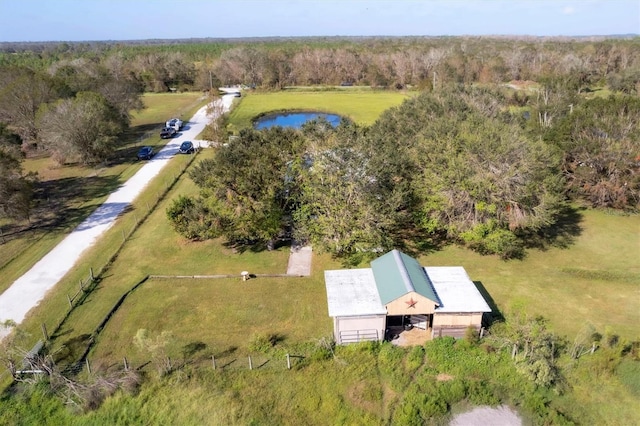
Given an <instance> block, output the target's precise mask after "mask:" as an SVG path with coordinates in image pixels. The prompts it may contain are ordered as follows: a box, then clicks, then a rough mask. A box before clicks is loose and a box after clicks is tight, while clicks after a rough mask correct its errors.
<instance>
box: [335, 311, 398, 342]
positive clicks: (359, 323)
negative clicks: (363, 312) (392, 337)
mask: <svg viewBox="0 0 640 426" xmlns="http://www.w3.org/2000/svg"><path fill="white" fill-rule="evenodd" d="M386 319H387V318H386V316H384V315H376V316H355V317H336V318H335V320H334V333H335V338H336V343H338V344H344V343H353V342H359V341H365V340H383V339H384V330H385V326H386Z"/></svg>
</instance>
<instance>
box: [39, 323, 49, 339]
mask: <svg viewBox="0 0 640 426" xmlns="http://www.w3.org/2000/svg"><path fill="white" fill-rule="evenodd" d="M40 328H41V329H42V337H44V341H45V342H48V341H49V333H48V332H47V325H46V324H45V323H42V325H40Z"/></svg>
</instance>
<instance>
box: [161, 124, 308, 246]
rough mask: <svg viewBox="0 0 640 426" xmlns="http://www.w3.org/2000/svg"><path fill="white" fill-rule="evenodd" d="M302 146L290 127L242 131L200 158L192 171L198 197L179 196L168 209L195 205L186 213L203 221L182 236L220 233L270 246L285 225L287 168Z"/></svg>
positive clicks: (290, 190)
mask: <svg viewBox="0 0 640 426" xmlns="http://www.w3.org/2000/svg"><path fill="white" fill-rule="evenodd" d="M302 149H303V140H302V138H301V136H300V133H299V132H297V131H295V130H293V129H283V128H280V127H276V128H272V129H269V130H264V131H256V130H251V129H247V130H243V131H241V132H240V135H239V138H238V139H236V140H234V141H233V142H232V143H230V144H229V145H228V146H225V147H221V148H220V149H219V150H218V152H217V154H216V156H215V158H213V159H211V160H203V161H201V162H200V163H199V164H198V165H197V166H196V167H195V169H194V170H193V171H192V172H191V173H190V176H191V178H192V179H193V181H194V182H195V183H196V185H198V186H199V187H200V198H199V200H197V201H196V200H191V201H188V200H185V199H179V200H177V201H175V202H174V206H172V207H171V208H170V212H169V213H168V214H173V215H176V216H177V215H181V214H188V212H189V211H190V210H189V209H191V211H192V212H193V209H196V214H194V213H191V216H190V217H191V218H194V217H196V216H197V217H198V220H199V221H201V222H204V223H207V227H202V228H200V231H197V232H195V233H193V234H187V233H184V232H183V233H182V234H183V235H185V236H188V235H190V236H191V237H192V238H209V237H211V236H217V235H223V236H225V237H226V238H227V239H228V240H229V241H230V242H232V243H235V244H240V245H245V244H266V246H267V248H271V247H272V246H273V243H274V241H275V239H276V238H278V237H279V236H281V235H282V234H283V233H284V232H285V230H286V228H287V226H288V223H287V219H286V218H287V216H288V214H290V211H291V209H292V208H293V202H294V200H295V197H296V188H295V185H294V183H295V179H294V177H293V176H292V175H291V173H292V171H293V170H295V169H296V167H295V166H294V164H295V163H296V162H299V161H301V158H302ZM179 204H181V205H182V207H180V206H179ZM205 231H206V232H205Z"/></svg>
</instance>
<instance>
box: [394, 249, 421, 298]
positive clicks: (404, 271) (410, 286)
mask: <svg viewBox="0 0 640 426" xmlns="http://www.w3.org/2000/svg"><path fill="white" fill-rule="evenodd" d="M400 255H401V253H400V251H398V250H396V249H393V258H394V259H395V261H396V264H397V265H398V271H400V276H402V281H404V287H405V288H406V289H407V292H411V291H413V292H415V291H416V288H415V287H414V286H413V282H412V281H411V278H409V271H407V265H405V264H404V260H403V259H402V256H400Z"/></svg>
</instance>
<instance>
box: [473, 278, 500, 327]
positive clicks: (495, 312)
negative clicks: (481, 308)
mask: <svg viewBox="0 0 640 426" xmlns="http://www.w3.org/2000/svg"><path fill="white" fill-rule="evenodd" d="M473 283H474V284H475V285H476V288H477V289H478V291H479V292H480V294H481V295H482V297H483V298H484V300H485V301H486V302H487V304H488V305H489V307H490V308H491V312H490V313H488V314H485V315H484V316H483V320H484V319H486V320H488V324H487V325H491V324H492V323H494V322H495V321H504V315H502V312H501V311H500V308H498V305H497V304H496V302H495V300H493V297H491V295H490V294H489V292H488V291H487V289H486V288H485V287H484V285H483V284H482V281H474V282H473ZM483 322H484V321H483Z"/></svg>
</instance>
